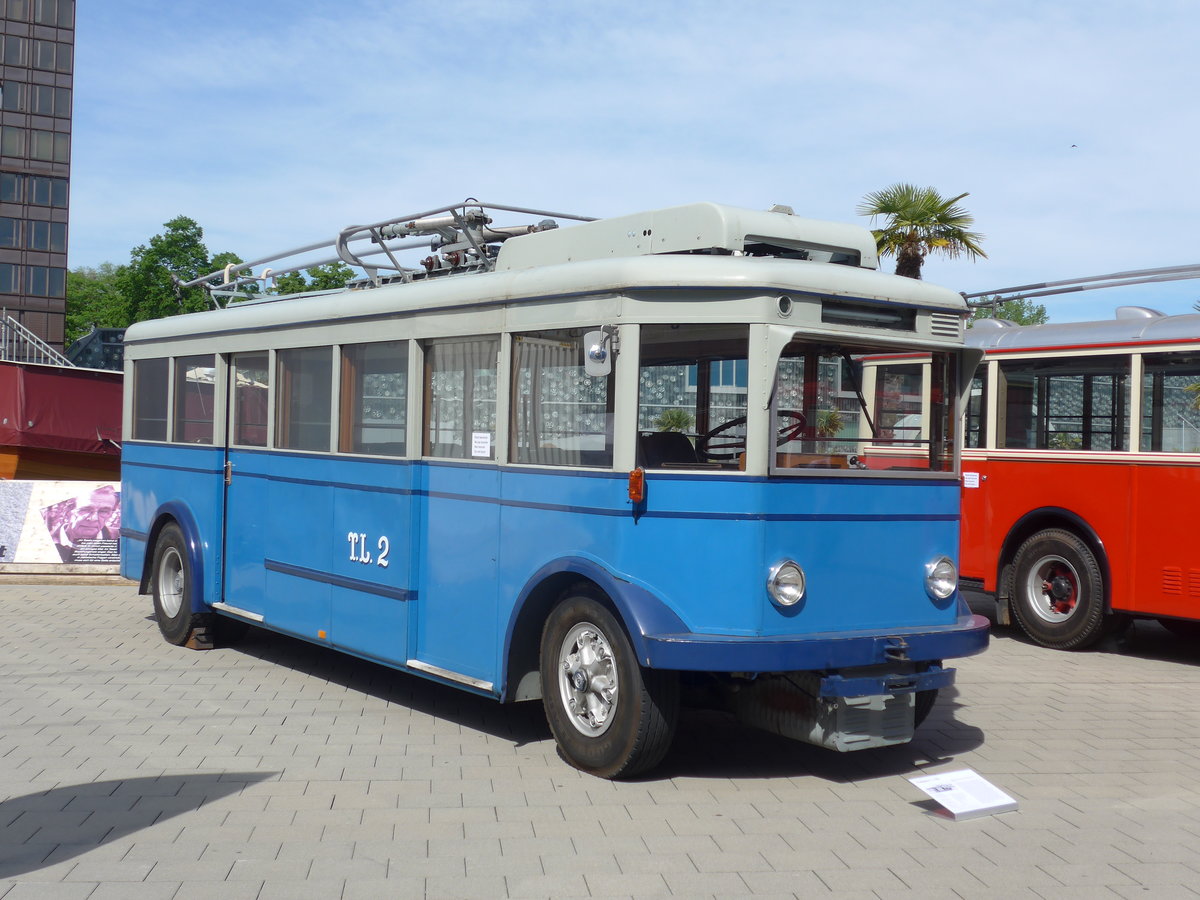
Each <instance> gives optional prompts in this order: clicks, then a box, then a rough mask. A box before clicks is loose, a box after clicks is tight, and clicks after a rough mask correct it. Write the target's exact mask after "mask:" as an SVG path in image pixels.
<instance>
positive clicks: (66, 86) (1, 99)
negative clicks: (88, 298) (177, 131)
mask: <svg viewBox="0 0 1200 900" xmlns="http://www.w3.org/2000/svg"><path fill="white" fill-rule="evenodd" d="M0 14H2V15H0V27H2V28H3V34H2V35H0V63H2V65H0V307H2V308H3V309H4V310H5V311H6V312H7V314H8V315H9V316H11V317H12V318H14V319H16V320H17V321H19V322H20V323H21V324H22V325H24V326H25V327H26V328H28V329H29V330H31V331H33V332H34V333H35V334H36V335H38V336H39V337H40V338H42V339H43V340H44V341H46V342H47V343H49V344H50V345H51V346H52V347H54V348H56V349H58V350H61V349H62V344H63V326H64V324H65V319H66V280H67V277H66V276H67V211H68V200H69V195H70V174H71V100H72V97H71V88H72V77H73V72H74V68H75V65H74V64H75V59H74V57H75V53H74V51H75V0H0Z"/></svg>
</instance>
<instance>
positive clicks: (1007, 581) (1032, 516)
mask: <svg viewBox="0 0 1200 900" xmlns="http://www.w3.org/2000/svg"><path fill="white" fill-rule="evenodd" d="M1049 528H1060V529H1062V530H1063V531H1069V532H1071V533H1072V534H1074V535H1075V536H1076V537H1078V538H1079V539H1080V540H1081V541H1083V542H1084V543H1085V544H1087V546H1088V549H1089V550H1091V551H1092V555H1093V556H1095V557H1096V563H1097V565H1099V566H1100V573H1101V575H1103V576H1104V609H1105V612H1112V571H1111V569H1110V568H1109V563H1108V552H1107V550H1106V549H1105V547H1104V541H1103V540H1102V539H1101V537H1100V535H1099V534H1098V533H1097V532H1096V529H1095V528H1093V527H1092V525H1091V524H1090V523H1089V522H1088V521H1087V520H1086V519H1084V518H1083V517H1082V516H1080V515H1079V514H1078V513H1074V512H1072V511H1071V510H1069V509H1063V508H1061V507H1057V506H1046V507H1042V508H1041V509H1035V510H1030V511H1029V512H1027V513H1025V515H1023V516H1021V518H1019V519H1018V520H1017V521H1016V522H1015V523H1014V524H1013V526H1012V528H1010V529H1009V531H1008V534H1007V535H1005V538H1004V543H1003V544H1002V545H1001V548H1000V555H999V558H998V559H997V561H996V585H997V588H998V590H997V599H998V600H999V601H1000V602H1001V603H1003V604H1005V606H1007V605H1008V604H1009V603H1010V602H1011V601H1012V590H1013V572H1014V564H1015V562H1016V558H1017V551H1018V550H1019V549H1020V548H1021V545H1022V544H1023V543H1025V541H1027V540H1028V539H1029V538H1030V537H1031V536H1033V535H1034V534H1037V533H1038V532H1039V531H1045V530H1047V529H1049Z"/></svg>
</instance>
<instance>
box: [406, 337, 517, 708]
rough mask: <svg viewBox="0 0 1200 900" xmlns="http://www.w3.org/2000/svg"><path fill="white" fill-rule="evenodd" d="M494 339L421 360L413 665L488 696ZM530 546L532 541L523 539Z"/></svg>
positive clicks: (496, 534)
mask: <svg viewBox="0 0 1200 900" xmlns="http://www.w3.org/2000/svg"><path fill="white" fill-rule="evenodd" d="M499 348H500V341H499V338H497V337H495V336H482V337H470V338H454V339H447V340H437V341H430V342H429V343H428V344H427V345H426V347H425V353H424V382H425V383H424V408H425V423H424V429H425V431H424V446H423V448H422V450H423V454H424V456H425V457H426V460H425V461H424V463H423V464H422V465H421V467H420V469H421V471H420V478H421V484H420V493H421V495H422V496H423V499H424V512H423V516H422V521H421V529H420V531H421V534H420V541H421V550H420V587H419V598H418V600H417V603H418V607H419V608H418V610H417V613H416V624H415V628H416V635H415V648H414V657H415V658H414V659H412V660H410V661H409V665H410V666H412V667H413V668H417V669H421V670H424V671H433V672H434V673H435V674H438V675H439V676H441V677H448V678H451V680H455V681H458V682H461V683H465V684H470V685H472V686H475V687H480V688H483V689H490V688H491V685H492V684H493V683H495V681H496V680H497V668H498V659H497V649H496V648H497V645H498V642H497V640H496V635H497V629H498V628H499V627H500V626H499V625H498V624H497V622H498V618H499V615H498V611H497V608H496V602H497V596H498V589H497V584H496V577H497V571H498V566H497V558H498V556H499V545H500V505H499V501H500V499H501V497H500V483H501V479H500V473H499V471H498V470H497V468H496V466H495V464H494V460H495V459H496V368H497V359H498V353H499ZM531 539H533V538H531Z"/></svg>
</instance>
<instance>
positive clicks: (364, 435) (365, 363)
mask: <svg viewBox="0 0 1200 900" xmlns="http://www.w3.org/2000/svg"><path fill="white" fill-rule="evenodd" d="M407 402H408V342H407V341H389V342H387V343H379V344H356V345H354V346H349V347H344V348H343V349H342V407H341V409H342V412H341V418H342V421H341V428H340V432H341V436H340V438H339V441H338V449H340V450H341V451H342V452H343V453H370V454H373V455H375V456H403V455H404V453H405V428H406V427H407V421H408V416H407V406H406V404H407Z"/></svg>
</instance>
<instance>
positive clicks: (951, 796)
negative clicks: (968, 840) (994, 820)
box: [908, 769, 1017, 820]
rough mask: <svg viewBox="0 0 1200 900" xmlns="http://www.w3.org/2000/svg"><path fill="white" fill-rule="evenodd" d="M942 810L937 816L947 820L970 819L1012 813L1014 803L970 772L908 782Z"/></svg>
mask: <svg viewBox="0 0 1200 900" xmlns="http://www.w3.org/2000/svg"><path fill="white" fill-rule="evenodd" d="M908 780H909V781H910V782H912V783H913V784H914V785H916V786H917V787H918V788H920V789H921V790H922V791H924V792H925V793H926V794H928V795H929V796H930V797H932V798H933V799H934V800H936V801H937V803H938V804H939V805H940V806H941V807H942V809H941V810H938V812H939V813H942V814H944V815H948V816H950V818H952V819H955V820H959V819H973V818H975V817H976V816H991V815H995V814H996V813H1002V812H1012V811H1013V810H1014V809H1016V808H1017V801H1016V800H1014V799H1013V798H1012V797H1010V796H1008V794H1006V793H1004V791H1002V790H1000V789H999V788H998V787H996V786H995V785H994V784H992V783H991V782H990V781H987V780H986V779H984V778H983V777H982V776H980V775H979V773H977V772H975V771H973V770H971V769H959V770H958V771H956V772H939V773H938V774H936V775H920V776H918V777H916V778H910V779H908Z"/></svg>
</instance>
